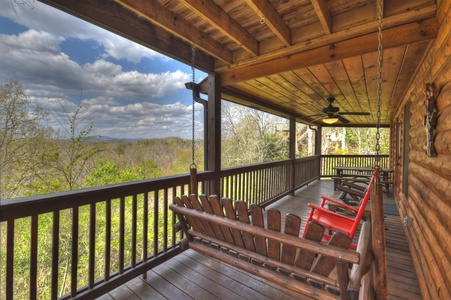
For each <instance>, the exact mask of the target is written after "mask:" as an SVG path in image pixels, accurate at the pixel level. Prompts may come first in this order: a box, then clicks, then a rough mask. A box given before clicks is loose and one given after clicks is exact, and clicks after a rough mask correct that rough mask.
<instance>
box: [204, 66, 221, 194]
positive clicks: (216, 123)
mask: <svg viewBox="0 0 451 300" xmlns="http://www.w3.org/2000/svg"><path fill="white" fill-rule="evenodd" d="M204 151H208V152H207V154H208V160H207V164H206V166H207V170H209V171H214V172H215V175H214V180H213V182H210V185H209V189H210V190H209V191H208V194H210V195H212V194H216V195H219V196H220V195H221V190H220V171H221V84H220V76H219V74H218V73H210V74H209V75H208V145H207V147H206V148H205V150H204Z"/></svg>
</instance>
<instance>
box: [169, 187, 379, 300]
mask: <svg viewBox="0 0 451 300" xmlns="http://www.w3.org/2000/svg"><path fill="white" fill-rule="evenodd" d="M174 203H175V204H172V205H171V206H170V209H171V210H172V211H174V212H175V213H176V215H177V217H178V220H179V222H178V223H177V224H176V225H175V226H176V228H177V229H178V230H180V229H182V230H183V231H184V233H185V235H186V238H184V239H183V240H182V241H181V246H182V248H183V249H187V248H191V249H193V250H195V251H197V252H200V253H202V254H204V255H207V256H210V257H214V258H216V259H219V260H221V261H223V262H225V263H227V264H230V265H232V266H235V267H238V268H241V269H243V270H245V271H248V272H250V273H253V274H254V275H256V276H259V277H262V278H264V279H267V280H269V281H272V282H275V283H277V284H279V285H280V286H283V287H285V288H288V289H291V290H294V291H296V292H298V293H302V294H304V295H308V296H310V297H312V298H314V299H348V296H349V297H350V298H351V299H358V294H359V288H360V285H361V279H362V277H363V275H364V274H365V273H366V272H367V271H368V269H369V266H370V265H371V255H370V250H369V249H370V241H371V229H370V226H371V225H370V223H368V222H367V223H365V225H364V229H362V231H361V232H362V233H361V235H360V238H359V247H358V249H357V251H351V250H349V249H348V248H349V245H350V244H351V239H350V238H349V237H347V236H346V235H344V234H342V233H336V234H334V235H333V236H332V238H331V239H330V241H329V242H328V244H327V245H325V244H322V243H321V242H320V240H321V238H322V236H323V234H324V231H325V229H324V227H323V226H321V225H318V224H312V225H311V226H309V230H308V233H307V234H306V237H305V239H304V238H300V237H299V234H300V229H301V219H300V218H299V217H298V216H295V215H293V214H288V215H287V216H286V217H285V228H284V229H283V231H282V225H283V222H282V217H281V213H280V212H279V211H278V210H275V209H269V210H267V211H266V212H264V211H263V209H262V208H261V207H259V206H258V205H254V204H253V205H251V206H250V207H249V209H248V207H247V205H246V203H245V202H243V201H235V202H232V201H231V200H230V199H222V200H219V199H218V197H216V196H210V197H207V196H205V195H201V196H200V197H199V198H198V197H197V196H196V195H190V196H189V197H188V196H182V197H181V198H179V197H176V198H175V199H174ZM249 211H250V213H249ZM265 215H266V224H265ZM349 265H352V266H353V269H352V271H351V272H349V268H348V267H349ZM334 270H335V272H333V271H334ZM337 277H338V278H337ZM340 295H341V296H340Z"/></svg>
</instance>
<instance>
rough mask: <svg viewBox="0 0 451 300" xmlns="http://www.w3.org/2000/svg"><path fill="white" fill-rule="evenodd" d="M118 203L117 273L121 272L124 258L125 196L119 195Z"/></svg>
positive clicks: (122, 271)
mask: <svg viewBox="0 0 451 300" xmlns="http://www.w3.org/2000/svg"><path fill="white" fill-rule="evenodd" d="M119 203H120V204H119V206H120V208H119V274H122V273H124V259H125V197H121V199H120V201H119Z"/></svg>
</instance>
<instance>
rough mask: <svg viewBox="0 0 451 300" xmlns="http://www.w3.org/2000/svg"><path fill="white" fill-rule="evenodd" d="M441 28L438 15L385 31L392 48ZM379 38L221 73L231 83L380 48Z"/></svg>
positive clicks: (364, 38)
mask: <svg viewBox="0 0 451 300" xmlns="http://www.w3.org/2000/svg"><path fill="white" fill-rule="evenodd" d="M437 30H438V24H437V20H436V19H435V18H432V19H427V20H424V21H423V22H421V23H418V22H414V23H410V24H406V25H402V26H398V27H394V28H389V29H386V30H384V31H383V34H384V48H385V49H388V48H390V47H396V46H401V45H407V44H410V43H416V42H420V41H426V40H431V39H434V38H435V37H436V36H437ZM377 42H378V39H377V33H371V34H367V35H364V36H360V37H356V38H353V39H349V40H346V41H342V42H338V43H335V44H331V45H328V46H323V47H319V48H316V49H311V50H308V51H305V52H301V53H298V54H294V55H291V56H285V57H281V58H279V59H275V60H271V61H266V62H262V63H259V64H255V65H251V66H248V67H241V68H240V67H237V68H234V69H229V70H226V71H224V72H222V73H221V83H222V84H223V85H230V84H234V83H237V82H240V81H245V80H249V79H254V78H259V77H263V76H268V75H271V74H277V73H282V72H287V71H291V70H295V69H299V68H303V67H308V66H312V65H317V64H323V63H327V62H331V61H335V60H337V59H344V58H348V57H352V56H356V55H362V54H365V53H369V52H373V51H376V49H377Z"/></svg>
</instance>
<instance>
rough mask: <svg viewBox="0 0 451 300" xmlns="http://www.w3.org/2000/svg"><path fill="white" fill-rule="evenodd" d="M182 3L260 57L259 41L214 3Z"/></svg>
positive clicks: (183, 0)
mask: <svg viewBox="0 0 451 300" xmlns="http://www.w3.org/2000/svg"><path fill="white" fill-rule="evenodd" d="M180 2H182V3H183V4H185V5H186V6H187V7H188V8H189V9H190V10H192V11H193V12H195V13H196V14H197V15H199V16H200V17H201V18H202V19H204V20H205V21H207V22H208V23H210V24H211V25H212V26H213V27H215V28H216V29H218V30H219V31H221V32H222V33H223V34H225V35H226V36H227V37H228V38H230V39H231V40H232V41H234V42H235V43H237V44H238V45H240V46H242V47H243V48H244V49H246V50H247V51H248V52H250V53H252V54H253V55H258V53H259V51H258V41H257V40H256V39H255V38H254V37H253V36H252V35H251V34H250V33H249V32H247V31H246V30H245V29H244V28H243V27H241V26H240V24H238V22H236V21H235V20H234V19H232V18H231V17H230V16H229V15H228V14H227V13H226V12H225V11H224V10H223V9H222V8H221V7H219V6H218V5H216V4H215V3H214V2H213V1H209V0H204V1H200V0H180Z"/></svg>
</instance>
